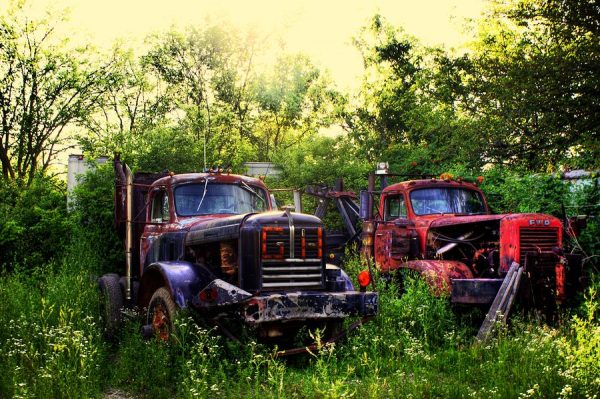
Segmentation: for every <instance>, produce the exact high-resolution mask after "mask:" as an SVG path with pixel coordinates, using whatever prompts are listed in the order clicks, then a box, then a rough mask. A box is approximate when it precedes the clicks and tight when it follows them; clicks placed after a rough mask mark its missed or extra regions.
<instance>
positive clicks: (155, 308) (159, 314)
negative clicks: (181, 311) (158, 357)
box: [146, 287, 178, 341]
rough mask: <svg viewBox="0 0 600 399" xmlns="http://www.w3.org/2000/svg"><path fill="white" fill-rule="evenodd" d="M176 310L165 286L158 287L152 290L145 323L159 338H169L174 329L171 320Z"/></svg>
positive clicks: (164, 339) (166, 339)
mask: <svg viewBox="0 0 600 399" xmlns="http://www.w3.org/2000/svg"><path fill="white" fill-rule="evenodd" d="M177 310H178V308H177V305H176V304H175V301H173V298H172V297H171V293H170V292H169V290H168V289H167V288H165V287H160V288H159V289H157V290H156V291H154V294H152V298H150V303H149V304H148V313H147V314H146V324H148V325H151V326H152V331H153V332H154V335H155V336H156V337H157V338H158V339H159V340H161V341H168V340H169V338H170V336H171V334H172V333H173V331H174V327H173V320H174V319H175V315H176V314H177Z"/></svg>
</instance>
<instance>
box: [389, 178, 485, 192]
mask: <svg viewBox="0 0 600 399" xmlns="http://www.w3.org/2000/svg"><path fill="white" fill-rule="evenodd" d="M433 187H464V188H468V189H471V190H475V191H479V192H481V189H480V188H479V187H477V185H475V184H473V183H470V182H466V181H464V180H451V179H444V180H441V179H422V180H407V181H403V182H400V183H394V184H390V185H389V186H387V187H386V188H384V189H383V191H382V193H387V192H390V191H392V192H393V191H408V190H414V189H418V188H433Z"/></svg>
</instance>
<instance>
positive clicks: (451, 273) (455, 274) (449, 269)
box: [400, 259, 473, 295]
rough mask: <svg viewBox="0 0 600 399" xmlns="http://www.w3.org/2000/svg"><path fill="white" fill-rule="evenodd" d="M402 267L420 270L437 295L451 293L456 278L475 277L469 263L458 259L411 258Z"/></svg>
mask: <svg viewBox="0 0 600 399" xmlns="http://www.w3.org/2000/svg"><path fill="white" fill-rule="evenodd" d="M400 267H401V268H408V269H411V270H415V271H417V272H419V273H420V274H421V276H423V278H424V279H425V281H427V284H428V285H429V286H430V287H431V289H432V290H433V291H434V293H436V294H437V295H442V294H449V293H450V292H451V289H452V280H454V279H472V278H473V273H472V272H471V270H470V269H469V268H468V267H467V265H465V264H464V263H462V262H459V261H456V260H437V259H436V260H410V261H408V262H404V263H403V264H402V265H401V266H400Z"/></svg>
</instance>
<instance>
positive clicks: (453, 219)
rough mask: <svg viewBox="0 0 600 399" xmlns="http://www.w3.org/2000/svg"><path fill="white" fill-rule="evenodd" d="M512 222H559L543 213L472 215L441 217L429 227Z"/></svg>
mask: <svg viewBox="0 0 600 399" xmlns="http://www.w3.org/2000/svg"><path fill="white" fill-rule="evenodd" d="M502 219H506V220H512V219H551V220H557V219H556V218H555V217H554V216H551V215H544V214H541V213H509V214H501V215H472V216H452V215H447V216H439V217H437V218H435V219H430V222H429V225H428V227H430V228H437V227H445V226H456V225H461V224H470V223H480V222H490V221H494V220H502Z"/></svg>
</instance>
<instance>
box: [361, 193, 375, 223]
mask: <svg viewBox="0 0 600 399" xmlns="http://www.w3.org/2000/svg"><path fill="white" fill-rule="evenodd" d="M370 199H371V198H370V195H369V192H368V191H367V190H360V193H359V200H360V207H359V210H358V216H359V217H360V218H361V219H362V220H370V219H372V218H373V209H372V208H371V207H370V204H371V201H370Z"/></svg>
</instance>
